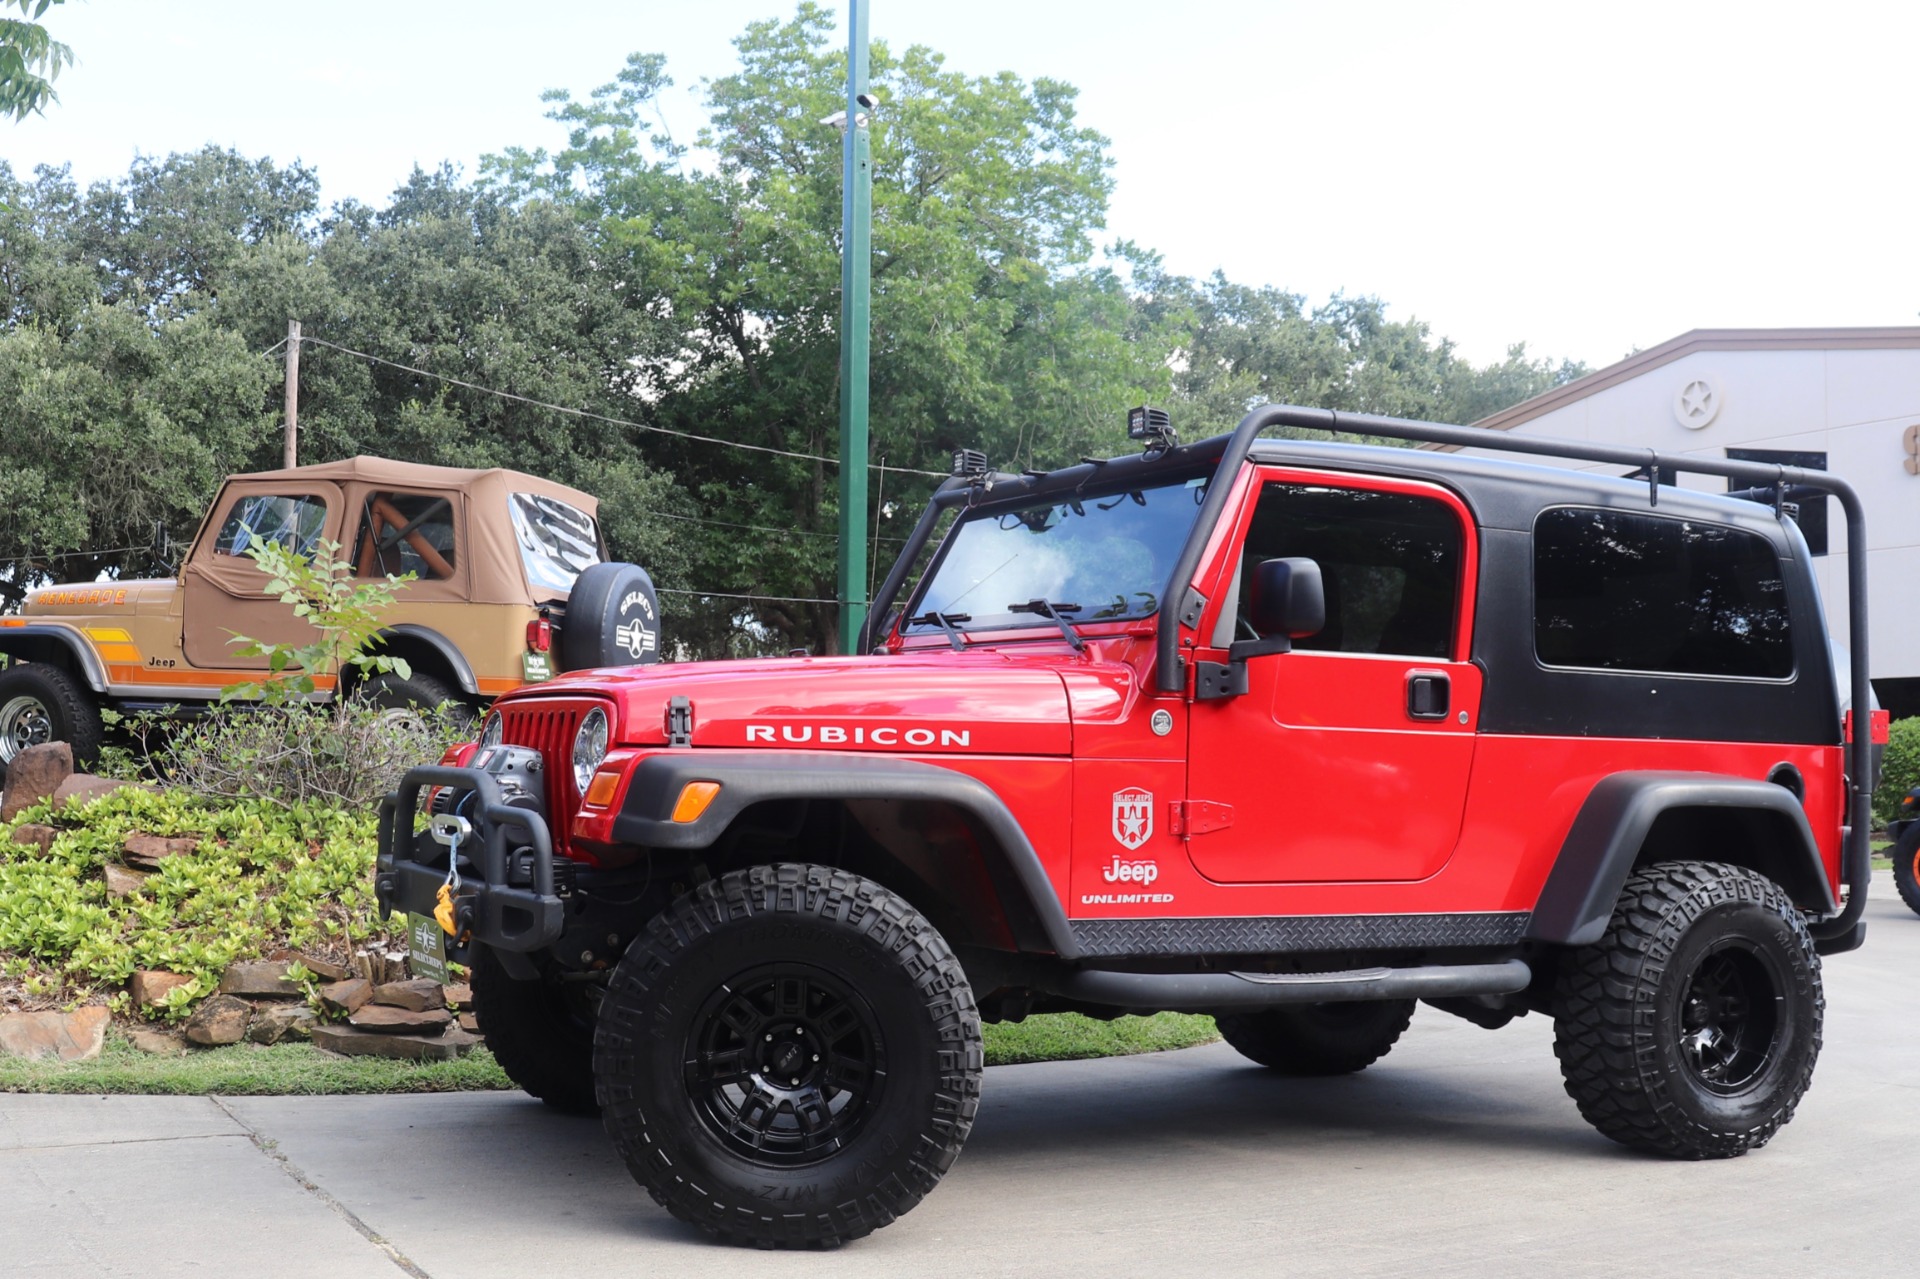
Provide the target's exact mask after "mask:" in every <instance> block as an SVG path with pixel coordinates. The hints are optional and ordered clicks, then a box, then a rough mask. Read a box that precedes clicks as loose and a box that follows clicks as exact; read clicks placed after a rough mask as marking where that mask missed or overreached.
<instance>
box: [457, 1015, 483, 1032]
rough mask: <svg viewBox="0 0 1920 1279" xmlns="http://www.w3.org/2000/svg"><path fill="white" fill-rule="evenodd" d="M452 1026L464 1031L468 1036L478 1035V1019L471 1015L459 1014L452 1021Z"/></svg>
mask: <svg viewBox="0 0 1920 1279" xmlns="http://www.w3.org/2000/svg"><path fill="white" fill-rule="evenodd" d="M453 1024H454V1025H456V1026H458V1027H460V1029H462V1030H464V1031H466V1032H467V1033H468V1034H469V1035H477V1034H479V1033H480V1018H479V1017H477V1016H475V1015H474V1014H473V1013H461V1014H460V1015H459V1016H458V1017H455V1018H454V1019H453Z"/></svg>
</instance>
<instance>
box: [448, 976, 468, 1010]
mask: <svg viewBox="0 0 1920 1279" xmlns="http://www.w3.org/2000/svg"><path fill="white" fill-rule="evenodd" d="M446 1000H447V1003H448V1005H450V1006H454V1007H459V1008H471V1007H473V987H471V986H469V985H467V984H466V983H465V982H449V983H447V988H446Z"/></svg>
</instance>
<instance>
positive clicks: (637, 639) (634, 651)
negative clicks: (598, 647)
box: [613, 622, 659, 662]
mask: <svg viewBox="0 0 1920 1279" xmlns="http://www.w3.org/2000/svg"><path fill="white" fill-rule="evenodd" d="M613 642H614V643H616V644H618V645H619V646H620V647H621V648H624V649H626V650H627V654H628V656H630V657H632V658H633V660H634V661H636V662H637V661H639V660H640V659H641V658H643V657H645V656H646V655H647V654H648V653H651V652H652V651H653V647H654V645H655V644H657V643H659V640H658V638H657V637H656V636H655V635H654V633H653V632H652V631H650V630H648V629H647V628H646V627H645V626H644V625H642V624H641V623H639V622H629V623H628V624H627V625H625V626H618V627H615V628H614V632H613Z"/></svg>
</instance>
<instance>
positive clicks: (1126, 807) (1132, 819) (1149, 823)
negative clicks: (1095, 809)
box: [1113, 786, 1153, 865]
mask: <svg viewBox="0 0 1920 1279" xmlns="http://www.w3.org/2000/svg"><path fill="white" fill-rule="evenodd" d="M1113 837H1114V838H1115V839H1117V840H1119V841H1120V846H1121V847H1122V848H1125V849H1127V850H1129V851H1131V850H1133V849H1135V848H1138V847H1140V845H1142V844H1144V843H1146V842H1147V841H1148V840H1149V839H1152V838H1153V792H1152V791H1144V790H1141V789H1140V788H1139V787H1138V786H1129V787H1127V789H1125V790H1117V791H1115V792H1114V793H1113ZM1118 864H1119V863H1118V862H1115V865H1118Z"/></svg>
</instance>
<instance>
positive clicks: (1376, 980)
mask: <svg viewBox="0 0 1920 1279" xmlns="http://www.w3.org/2000/svg"><path fill="white" fill-rule="evenodd" d="M1532 980H1533V971H1532V970H1531V969H1530V968H1528V967H1527V965H1526V962H1525V961H1524V960H1519V959H1508V960H1503V961H1502V962H1500V963H1497V964H1451V965H1433V966H1430V967H1422V968H1354V969H1348V970H1347V971H1345V972H1336V973H1116V972H1105V971H1098V970H1092V969H1082V970H1080V971H1077V972H1065V973H1056V974H1051V975H1049V976H1048V977H1047V978H1045V979H1044V981H1043V982H1042V985H1043V988H1044V989H1045V990H1046V991H1047V993H1049V994H1053V995H1059V996H1061V997H1063V998H1066V999H1073V1000H1077V1001H1079V1002H1081V1003H1087V1004H1102V1005H1105V1006H1107V1007H1111V1008H1125V1009H1128V1010H1135V1009H1138V1010H1142V1011H1148V1012H1170V1013H1213V1012H1229V1011H1239V1010H1242V1009H1250V1008H1272V1007H1274V1006H1276V1005H1279V1004H1325V1003H1333V1002H1336V1001H1341V1000H1356V999H1447V998H1452V997H1454V996H1459V995H1508V994H1512V993H1513V992H1515V991H1520V990H1525V989H1526V988H1527V983H1529V982H1530V981H1532Z"/></svg>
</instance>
